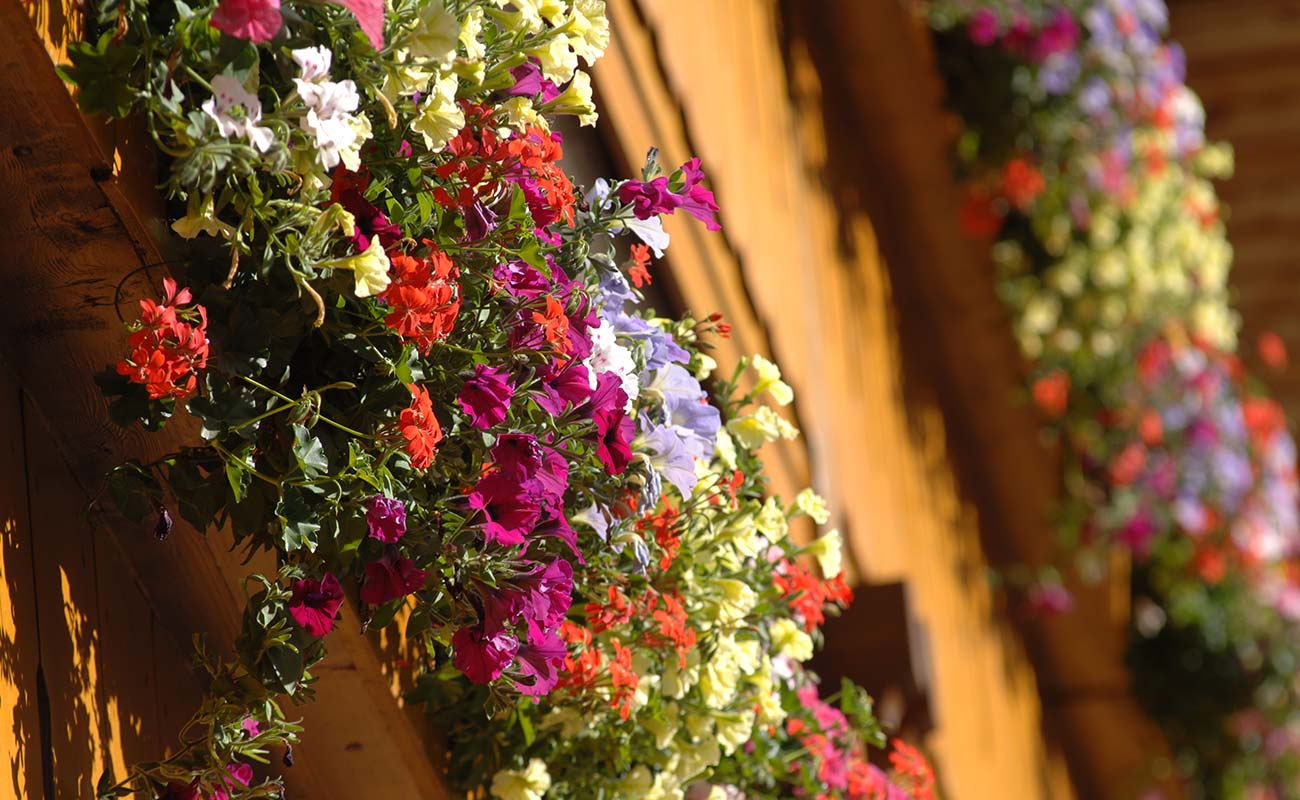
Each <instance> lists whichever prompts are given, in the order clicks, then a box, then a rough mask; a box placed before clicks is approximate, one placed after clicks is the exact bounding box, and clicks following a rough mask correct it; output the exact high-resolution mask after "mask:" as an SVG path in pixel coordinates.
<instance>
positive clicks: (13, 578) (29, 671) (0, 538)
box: [0, 365, 46, 800]
mask: <svg viewBox="0 0 1300 800" xmlns="http://www.w3.org/2000/svg"><path fill="white" fill-rule="evenodd" d="M0 367H2V365H0ZM33 576H34V566H33V563H32V534H31V525H30V518H29V514H28V512H27V470H26V465H25V462H24V456H23V424H22V397H21V391H20V390H19V388H18V384H17V382H15V381H14V380H13V379H12V377H11V376H10V375H9V374H8V373H7V372H5V371H4V370H3V368H0V757H3V761H2V763H0V768H3V772H0V798H2V799H3V800H20V798H27V797H40V796H42V795H43V794H45V788H44V785H43V781H44V776H45V767H46V764H45V756H44V752H43V748H42V745H41V714H40V696H39V695H40V688H39V684H38V681H37V672H38V670H39V669H40V634H39V632H38V631H37V622H36V588H35V586H34V584H33Z"/></svg>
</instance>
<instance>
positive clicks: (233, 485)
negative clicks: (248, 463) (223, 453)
mask: <svg viewBox="0 0 1300 800" xmlns="http://www.w3.org/2000/svg"><path fill="white" fill-rule="evenodd" d="M226 480H227V481H228V482H229V483H230V493H231V494H232V495H234V498H235V502H236V503H242V502H244V497H245V496H246V495H247V493H248V485H249V484H250V483H252V481H253V475H252V473H250V472H249V471H248V470H246V469H244V463H243V462H242V461H241V462H240V463H238V464H236V463H233V462H230V461H227V462H226Z"/></svg>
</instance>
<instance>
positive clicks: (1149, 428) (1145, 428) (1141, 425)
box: [1138, 408, 1165, 446]
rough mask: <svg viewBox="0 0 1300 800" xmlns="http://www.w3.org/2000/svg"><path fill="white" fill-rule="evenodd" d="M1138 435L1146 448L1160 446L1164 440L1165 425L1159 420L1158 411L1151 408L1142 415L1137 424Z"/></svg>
mask: <svg viewBox="0 0 1300 800" xmlns="http://www.w3.org/2000/svg"><path fill="white" fill-rule="evenodd" d="M1138 434H1139V435H1140V436H1141V437H1142V441H1144V442H1146V443H1147V445H1148V446H1154V445H1157V444H1160V441H1161V440H1162V439H1164V438H1165V425H1164V423H1163V422H1162V421H1161V420H1160V412H1159V411H1156V410H1155V409H1153V408H1152V409H1147V410H1146V411H1145V412H1144V413H1143V414H1142V419H1141V421H1140V422H1138Z"/></svg>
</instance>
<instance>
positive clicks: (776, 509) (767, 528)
mask: <svg viewBox="0 0 1300 800" xmlns="http://www.w3.org/2000/svg"><path fill="white" fill-rule="evenodd" d="M754 524H755V526H756V527H757V528H758V531H759V533H761V534H763V535H764V536H766V537H767V538H768V540H769V541H772V542H777V541H780V540H781V539H784V538H785V534H786V532H787V531H788V530H789V529H790V525H789V523H788V522H786V519H785V511H783V510H782V509H781V506H780V504H778V503H777V502H776V498H775V497H769V498H767V501H766V502H764V503H763V508H762V510H761V511H759V512H758V517H757V518H755V520H754Z"/></svg>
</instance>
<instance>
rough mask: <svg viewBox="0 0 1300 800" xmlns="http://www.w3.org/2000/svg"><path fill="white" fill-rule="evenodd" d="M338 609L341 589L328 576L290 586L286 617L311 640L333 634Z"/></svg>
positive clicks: (330, 575)
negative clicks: (287, 614) (311, 638)
mask: <svg viewBox="0 0 1300 800" xmlns="http://www.w3.org/2000/svg"><path fill="white" fill-rule="evenodd" d="M342 605H343V587H342V586H340V585H339V579H338V578H336V577H334V575H333V574H331V573H328V572H327V573H325V576H324V577H323V578H307V579H306V580H300V581H294V582H293V593H292V596H291V597H290V599H289V615H290V616H291V617H293V620H294V622H297V623H298V624H299V625H300V626H302V628H303V630H305V631H307V632H308V633H310V634H311V635H312V636H324V635H325V634H327V633H329V632H330V631H331V630H333V628H334V622H335V620H336V619H337V618H338V614H339V608H340V607H341V606H342Z"/></svg>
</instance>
